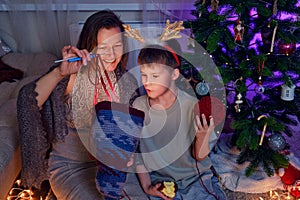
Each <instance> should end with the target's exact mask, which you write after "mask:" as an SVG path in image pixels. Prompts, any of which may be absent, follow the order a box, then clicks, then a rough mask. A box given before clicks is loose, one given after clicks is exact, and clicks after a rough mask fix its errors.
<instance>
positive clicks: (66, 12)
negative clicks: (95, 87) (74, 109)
mask: <svg viewBox="0 0 300 200" xmlns="http://www.w3.org/2000/svg"><path fill="white" fill-rule="evenodd" d="M99 2H100V1H99V0H87V1H84V0H0V9H1V10H0V37H1V35H2V36H3V35H4V34H6V35H9V36H11V37H12V38H13V39H14V40H15V44H16V48H14V51H16V52H22V53H24V52H27V53H32V52H42V51H44V52H50V53H53V54H55V55H57V56H60V55H61V53H60V51H61V48H62V47H63V46H64V45H67V44H70V43H71V42H72V43H73V44H74V43H75V42H74V41H72V39H73V40H74V38H71V37H74V36H75V37H77V36H78V34H79V32H80V30H78V29H76V26H78V27H79V28H80V27H82V24H83V23H84V20H85V19H86V18H87V17H88V16H89V15H90V14H92V13H93V12H95V11H98V10H101V9H104V8H108V9H111V10H113V11H116V12H118V13H120V17H121V19H122V20H123V21H125V22H126V23H127V21H128V23H131V22H134V23H136V24H138V25H139V26H153V24H155V25H161V26H164V23H165V21H166V20H167V19H170V20H171V21H176V20H177V21H178V20H187V19H188V18H190V17H191V14H190V12H191V9H194V6H193V0H189V1H184V0H177V1H173V2H172V3H170V1H167V0H143V1H140V0H125V1H120V3H119V4H118V2H114V3H111V2H110V1H109V0H102V1H101V2H100V3H99ZM89 5H91V6H89ZM93 5H98V6H96V7H95V6H93ZM102 5H106V7H104V6H102ZM118 5H119V6H118ZM124 5H130V6H131V5H132V6H133V7H134V6H135V7H134V8H133V9H132V10H131V9H130V8H125V9H124V10H123V8H122V7H125V6H124ZM130 6H128V7H130ZM188 7H189V8H188ZM130 13H131V14H132V16H133V17H131V19H129V17H127V16H129V14H130ZM126 20H127V21H126ZM74 25H75V29H74ZM71 27H73V29H71ZM70 30H71V32H70ZM76 31H77V32H76ZM74 32H76V33H74ZM1 33H2V34H1ZM3 37H4V36H3ZM75 40H76V38H75ZM74 45H75V44H74Z"/></svg>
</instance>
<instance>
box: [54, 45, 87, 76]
mask: <svg viewBox="0 0 300 200" xmlns="http://www.w3.org/2000/svg"><path fill="white" fill-rule="evenodd" d="M61 52H62V57H63V59H65V58H72V57H80V58H81V60H79V61H76V62H69V61H64V62H62V63H61V65H60V66H59V72H60V75H61V76H63V77H64V76H67V75H70V74H74V73H77V72H78V70H79V69H80V67H81V66H82V65H87V61H90V60H91V56H90V53H89V52H88V51H87V50H86V49H83V50H79V49H78V48H76V47H74V46H71V45H68V46H64V47H63V49H62V51H61Z"/></svg>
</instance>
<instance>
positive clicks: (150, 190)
mask: <svg viewBox="0 0 300 200" xmlns="http://www.w3.org/2000/svg"><path fill="white" fill-rule="evenodd" d="M160 185H161V183H157V184H155V185H150V186H149V187H148V188H147V190H146V191H145V192H146V193H147V194H148V195H151V196H156V197H160V198H162V199H163V200H172V199H171V198H168V197H166V196H165V195H164V194H163V193H161V192H160V191H159V190H158V188H159V187H160Z"/></svg>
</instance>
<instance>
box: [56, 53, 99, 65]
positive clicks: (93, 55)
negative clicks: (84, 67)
mask: <svg viewBox="0 0 300 200" xmlns="http://www.w3.org/2000/svg"><path fill="white" fill-rule="evenodd" d="M90 55H91V58H95V57H97V56H99V55H100V54H92V53H91V54H90ZM79 60H81V58H80V57H72V58H65V59H61V60H55V61H54V63H60V62H63V61H69V62H76V61H79Z"/></svg>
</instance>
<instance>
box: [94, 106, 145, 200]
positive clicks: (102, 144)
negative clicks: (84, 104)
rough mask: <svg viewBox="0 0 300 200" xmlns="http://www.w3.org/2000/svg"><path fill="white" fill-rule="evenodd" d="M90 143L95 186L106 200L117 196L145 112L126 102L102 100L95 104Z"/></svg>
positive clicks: (133, 150) (118, 196)
mask: <svg viewBox="0 0 300 200" xmlns="http://www.w3.org/2000/svg"><path fill="white" fill-rule="evenodd" d="M95 109H96V115H97V116H96V118H97V119H96V120H95V124H94V129H93V131H92V143H93V144H94V145H95V146H96V152H95V157H96V159H97V161H98V162H97V163H98V172H97V176H96V185H97V188H98V190H99V191H100V192H101V193H102V194H103V195H104V197H105V199H107V200H108V199H120V198H121V195H122V191H123V187H124V184H125V181H126V177H127V171H128V166H127V163H128V162H129V160H130V157H131V156H132V154H133V153H134V152H135V151H136V150H137V147H138V144H139V137H140V133H141V129H142V127H143V122H144V112H142V111H140V110H137V109H135V108H132V107H130V106H128V105H126V104H121V103H115V102H109V101H103V102H100V103H98V104H97V105H96V106H95Z"/></svg>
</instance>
